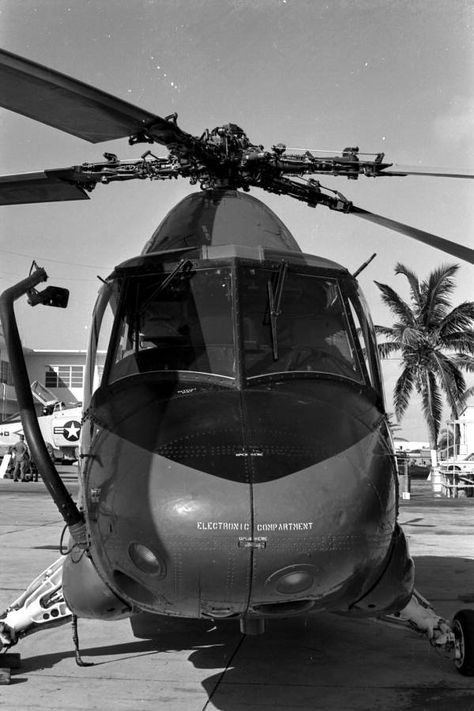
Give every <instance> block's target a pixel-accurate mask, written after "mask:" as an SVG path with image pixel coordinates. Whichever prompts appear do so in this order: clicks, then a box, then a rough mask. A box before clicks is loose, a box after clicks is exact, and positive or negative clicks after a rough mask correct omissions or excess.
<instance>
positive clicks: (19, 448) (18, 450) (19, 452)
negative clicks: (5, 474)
mask: <svg viewBox="0 0 474 711" xmlns="http://www.w3.org/2000/svg"><path fill="white" fill-rule="evenodd" d="M19 438H20V439H19V440H18V442H16V443H15V444H14V445H13V447H12V454H13V456H14V458H15V466H14V468H13V481H18V480H20V481H28V480H29V478H28V471H29V467H30V453H29V451H28V445H27V444H26V442H25V436H24V435H22V434H21V435H19ZM18 474H19V475H20V477H19V478H18Z"/></svg>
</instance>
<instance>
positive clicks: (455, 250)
mask: <svg viewBox="0 0 474 711" xmlns="http://www.w3.org/2000/svg"><path fill="white" fill-rule="evenodd" d="M349 212H350V213H351V214H353V215H357V216H358V217H362V218H363V219H364V220H369V221H370V222H375V224H376V225H382V227H387V228H388V229H389V230H394V231H395V232H400V234H402V235H407V236H408V237H412V238H413V239H416V240H417V241H418V242H423V243H424V244H427V245H429V246H430V247H436V248H437V249H440V250H442V251H443V252H447V254H452V255H453V257H457V258H458V259H464V260H465V261H466V262H470V263H471V264H474V249H470V248H469V247H465V246H464V245H462V244H457V243H456V242H451V241H450V240H447V239H444V238H443V237H438V236H437V235H433V234H431V232H424V231H423V230H418V229H417V228H416V227H410V225H405V224H403V222H397V221H395V220H390V219H389V218H388V217H382V215H377V214H375V213H374V212H369V211H368V210H363V209H362V208H360V207H357V206H356V205H352V207H351V209H350V210H349Z"/></svg>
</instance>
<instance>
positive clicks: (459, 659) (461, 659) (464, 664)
mask: <svg viewBox="0 0 474 711" xmlns="http://www.w3.org/2000/svg"><path fill="white" fill-rule="evenodd" d="M453 631H454V636H455V651H456V658H455V660H454V664H455V665H456V669H457V670H458V672H459V673H460V674H463V675H464V676H474V610H459V612H456V614H455V615H454V618H453Z"/></svg>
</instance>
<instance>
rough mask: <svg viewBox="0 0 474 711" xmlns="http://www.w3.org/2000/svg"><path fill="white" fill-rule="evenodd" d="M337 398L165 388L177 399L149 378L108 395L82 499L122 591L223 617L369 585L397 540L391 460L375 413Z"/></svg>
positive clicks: (105, 567)
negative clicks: (369, 575)
mask: <svg viewBox="0 0 474 711" xmlns="http://www.w3.org/2000/svg"><path fill="white" fill-rule="evenodd" d="M300 385H301V384H300ZM334 391H335V386H334V385H333V386H332V387H329V386H328V385H326V386H321V385H320V386H319V389H318V394H317V395H316V394H315V393H311V388H308V385H307V384H306V385H304V387H299V386H298V387H297V386H296V385H295V384H294V383H293V384H292V385H291V387H290V386H287V387H273V388H272V389H271V390H270V389H268V388H258V389H254V390H252V391H250V390H249V391H246V392H242V391H238V390H235V389H231V388H224V387H222V388H220V389H219V388H218V387H216V385H215V383H212V384H209V383H207V384H204V385H203V384H202V383H201V384H199V385H198V384H185V385H184V384H182V385H181V384H179V383H176V382H174V383H172V382H171V381H170V383H169V390H168V392H167V391H166V388H165V387H163V381H162V380H161V381H156V382H154V381H153V380H152V379H151V380H150V379H148V380H139V381H138V382H137V381H136V380H135V381H134V382H133V383H132V382H130V381H129V382H127V381H124V382H119V383H116V384H113V386H110V387H109V388H108V389H107V391H106V392H101V391H98V393H97V395H96V397H95V399H94V401H93V403H92V407H91V417H92V418H93V421H94V422H95V423H96V425H97V431H96V434H95V436H94V439H93V441H92V443H91V448H90V452H91V456H90V457H89V458H88V459H87V465H86V471H85V479H86V482H87V486H86V489H85V497H86V502H87V509H88V512H89V516H88V518H89V523H90V529H91V539H92V545H93V555H94V556H95V557H96V558H97V559H98V566H99V568H101V570H102V575H103V576H104V577H105V579H107V580H109V581H111V586H112V588H113V589H114V590H115V592H116V594H117V595H119V596H121V597H122V598H124V599H125V600H126V601H127V602H129V603H130V604H132V605H135V606H139V607H140V609H146V610H148V611H152V612H161V613H166V614H182V615H188V616H199V615H203V614H204V615H206V614H207V615H209V616H210V617H219V616H221V617H228V616H232V615H236V614H239V615H241V614H245V613H246V612H247V611H248V609H249V605H250V608H251V610H252V611H254V612H255V613H256V614H260V613H261V614H267V612H268V611H269V610H270V611H271V610H273V609H274V607H275V609H278V610H281V609H284V608H281V604H282V603H286V602H287V601H293V602H294V601H295V600H296V601H298V600H300V601H301V604H302V605H303V606H305V605H307V604H313V602H314V601H316V600H320V599H321V600H322V599H327V598H328V596H329V597H330V596H333V597H334V598H335V599H336V598H337V596H338V595H340V594H342V592H341V591H343V590H344V589H347V587H348V586H352V587H353V588H354V590H355V589H356V588H357V586H359V587H360V585H361V580H362V578H363V577H364V575H366V573H367V571H368V570H369V569H370V568H371V567H373V566H372V564H373V563H375V562H379V561H380V560H382V559H383V557H384V556H385V555H386V551H387V548H388V545H389V542H390V536H391V533H392V531H393V526H394V520H395V516H394V514H395V502H394V499H393V495H392V493H391V487H392V488H393V480H392V478H391V473H390V472H391V470H390V466H391V464H390V459H389V457H388V456H387V454H388V450H387V449H386V447H385V449H384V444H383V439H382V438H381V436H380V432H379V431H378V429H377V421H380V413H379V412H378V411H377V410H376V408H375V407H374V406H372V405H371V404H370V402H368V401H367V400H366V399H365V400H361V398H360V395H359V394H358V393H357V392H354V391H353V389H351V388H348V387H347V386H341V387H339V396H340V397H339V398H335V397H334ZM341 405H342V407H341ZM99 423H100V424H99ZM308 601H310V603H308ZM311 601H312V602H311Z"/></svg>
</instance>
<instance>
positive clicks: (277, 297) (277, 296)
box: [267, 262, 288, 360]
mask: <svg viewBox="0 0 474 711" xmlns="http://www.w3.org/2000/svg"><path fill="white" fill-rule="evenodd" d="M287 269H288V262H282V263H281V264H280V267H279V269H278V274H277V279H276V285H275V289H273V284H272V280H271V279H269V280H268V281H267V289H268V307H269V312H270V330H271V334H272V349H273V360H278V334H277V319H278V316H280V314H281V310H280V304H281V297H282V295H283V284H284V283H285V277H286V270H287Z"/></svg>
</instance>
